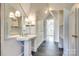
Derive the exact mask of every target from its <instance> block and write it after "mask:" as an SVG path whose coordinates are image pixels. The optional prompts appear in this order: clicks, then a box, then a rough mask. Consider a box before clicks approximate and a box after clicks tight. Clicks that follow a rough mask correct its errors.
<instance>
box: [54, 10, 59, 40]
mask: <svg viewBox="0 0 79 59" xmlns="http://www.w3.org/2000/svg"><path fill="white" fill-rule="evenodd" d="M54 27H55V28H54V29H55V31H54V32H55V42H59V11H57V14H56V16H55V26H54Z"/></svg>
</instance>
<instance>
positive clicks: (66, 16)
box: [63, 9, 70, 56]
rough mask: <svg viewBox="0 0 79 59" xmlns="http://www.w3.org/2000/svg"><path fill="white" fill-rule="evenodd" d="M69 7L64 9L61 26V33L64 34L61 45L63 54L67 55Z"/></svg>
mask: <svg viewBox="0 0 79 59" xmlns="http://www.w3.org/2000/svg"><path fill="white" fill-rule="evenodd" d="M69 12H70V11H69V9H64V27H63V32H64V33H63V35H64V40H63V45H64V46H63V47H64V53H63V55H65V56H66V55H68V52H69V51H68V47H69V46H68V45H69V43H68V41H69Z"/></svg>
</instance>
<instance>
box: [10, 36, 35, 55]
mask: <svg viewBox="0 0 79 59" xmlns="http://www.w3.org/2000/svg"><path fill="white" fill-rule="evenodd" d="M8 38H9V39H12V38H14V39H16V40H17V41H20V42H21V41H23V42H24V45H23V47H24V56H31V51H32V50H31V49H32V45H31V40H32V39H35V38H36V35H24V36H21V35H13V36H9V37H8Z"/></svg>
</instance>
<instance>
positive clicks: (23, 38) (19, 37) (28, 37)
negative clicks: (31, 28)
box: [9, 35, 36, 41]
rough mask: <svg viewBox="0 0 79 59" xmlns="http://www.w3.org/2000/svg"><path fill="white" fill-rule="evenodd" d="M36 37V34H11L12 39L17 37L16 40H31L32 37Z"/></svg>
mask: <svg viewBox="0 0 79 59" xmlns="http://www.w3.org/2000/svg"><path fill="white" fill-rule="evenodd" d="M35 37H36V35H25V36H21V35H13V36H9V38H10V39H12V38H15V39H16V40H19V41H24V40H30V39H33V38H35Z"/></svg>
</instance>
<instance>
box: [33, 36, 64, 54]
mask: <svg viewBox="0 0 79 59" xmlns="http://www.w3.org/2000/svg"><path fill="white" fill-rule="evenodd" d="M49 38H51V39H53V38H52V37H49ZM49 38H48V39H49ZM51 39H49V40H46V41H44V42H43V43H42V44H41V46H40V47H39V48H38V51H37V52H35V53H33V56H62V53H63V51H62V50H61V49H59V48H58V47H57V43H54V40H51Z"/></svg>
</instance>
